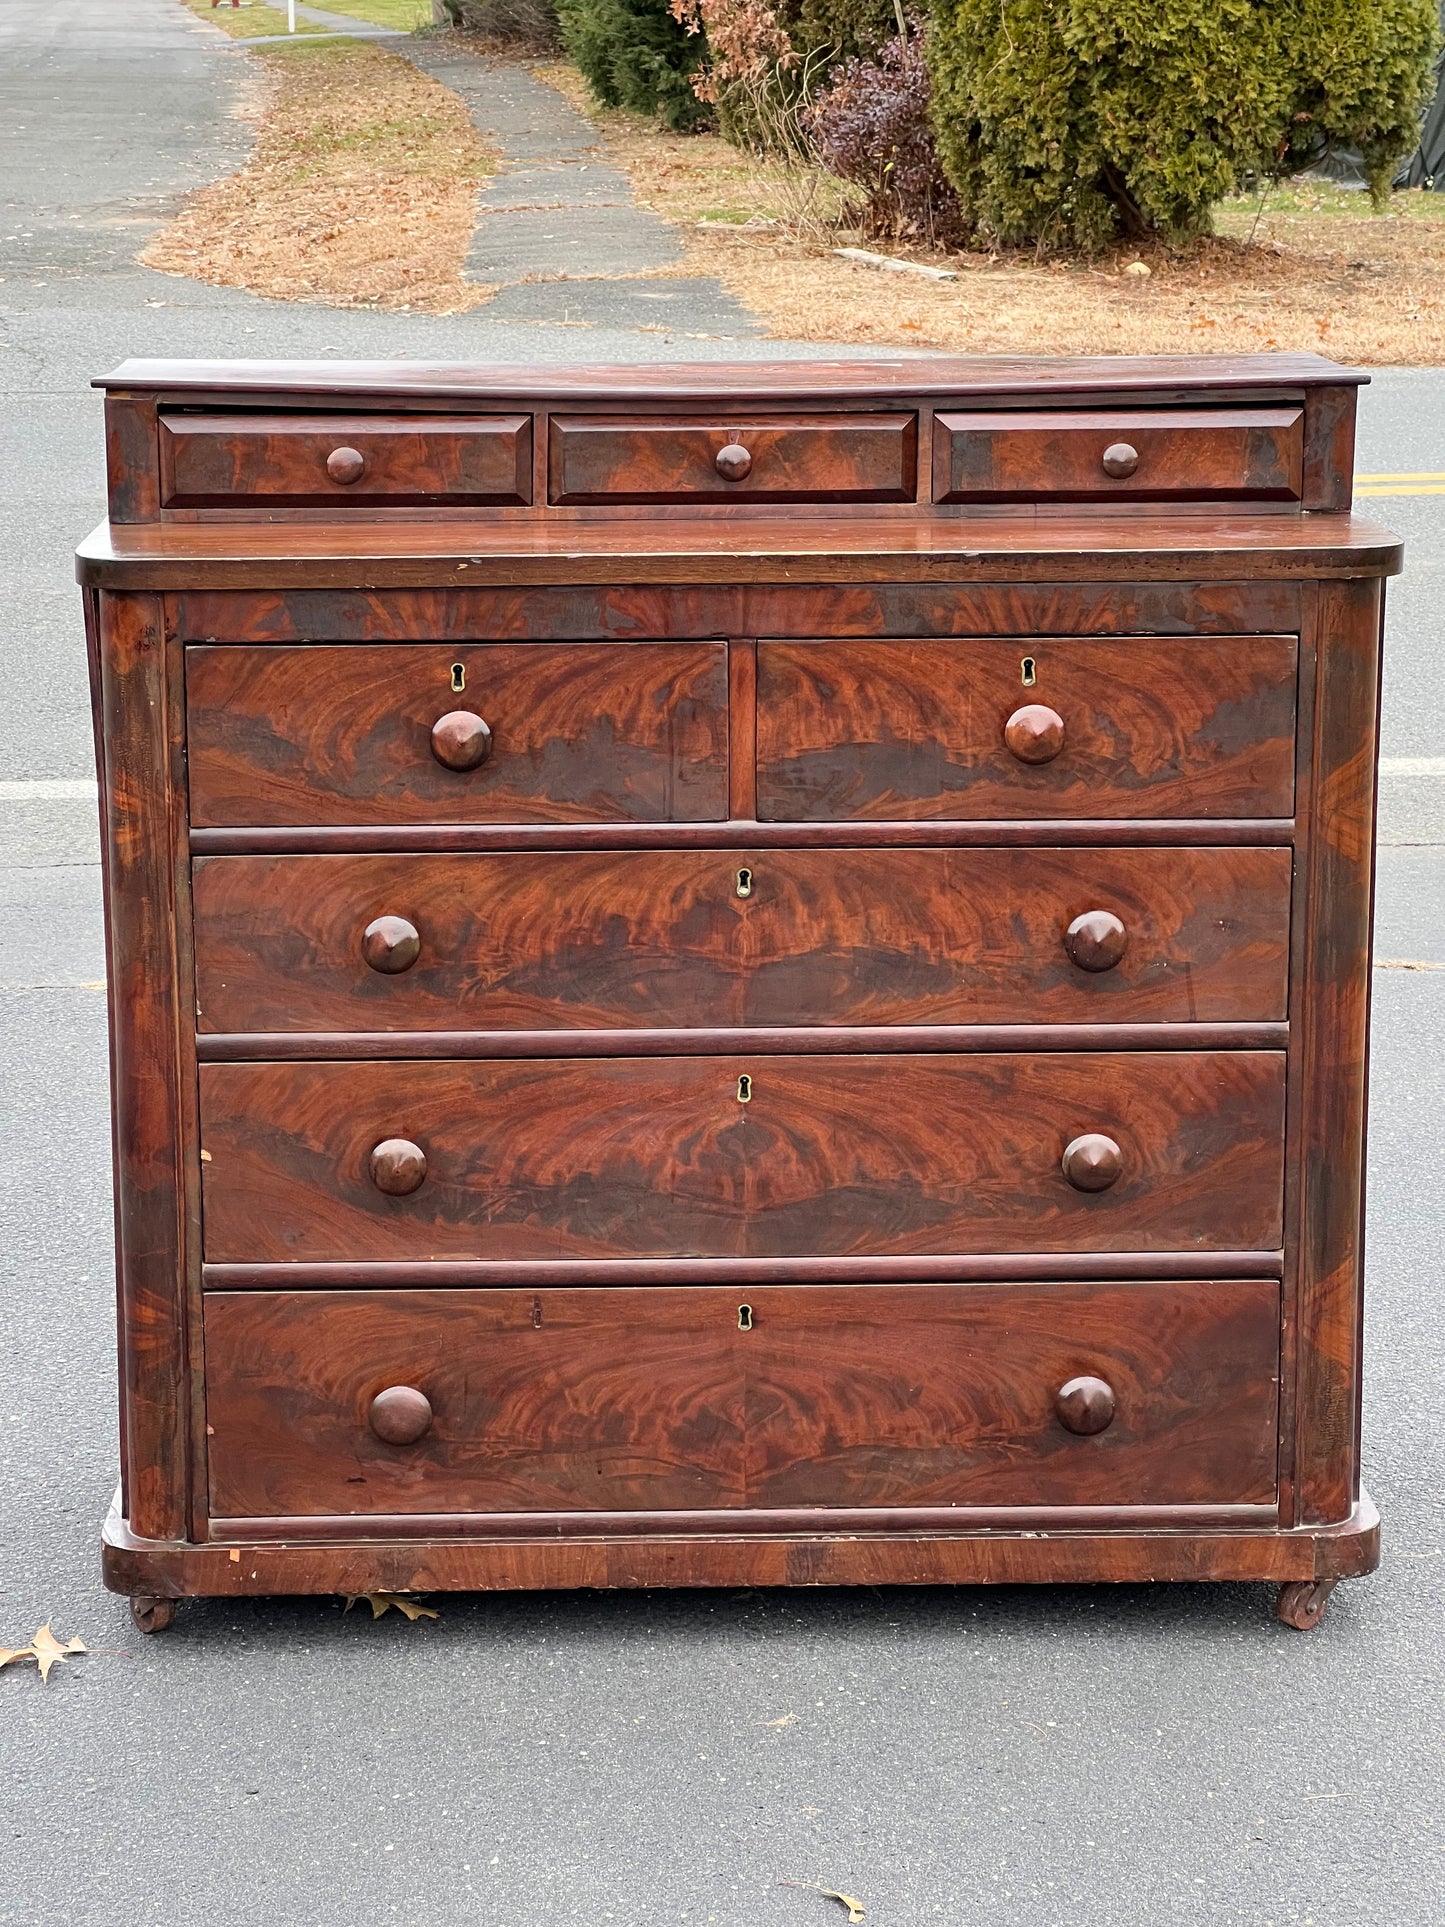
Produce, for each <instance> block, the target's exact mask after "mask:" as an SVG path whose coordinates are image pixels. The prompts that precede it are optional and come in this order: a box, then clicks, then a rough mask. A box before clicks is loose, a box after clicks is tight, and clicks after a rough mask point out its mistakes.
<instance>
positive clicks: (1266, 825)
mask: <svg viewBox="0 0 1445 1927" xmlns="http://www.w3.org/2000/svg"><path fill="white" fill-rule="evenodd" d="M1294 834H1295V825H1294V822H1293V820H1292V819H1291V818H1289V817H1280V816H1255V817H1248V816H1215V817H1197V816H1194V817H1191V816H1180V817H1139V818H1137V819H1134V820H1131V819H1129V818H1128V817H1123V816H1116V817H1110V818H1107V819H1100V818H1091V817H1076V818H1074V819H1072V820H1071V819H1069V818H1068V817H1056V816H1041V817H1037V818H1035V819H1034V820H1033V821H1032V822H1030V821H1029V820H1028V819H1027V818H1024V819H1022V820H1019V819H1012V820H1010V819H1009V818H1007V817H993V818H991V819H990V818H982V819H979V820H978V821H975V822H966V821H961V820H960V819H959V818H958V817H947V816H944V817H937V818H935V819H934V820H933V821H931V822H930V821H919V822H908V821H906V820H904V819H902V818H900V819H898V820H897V821H895V822H891V823H890V822H886V821H885V822H881V823H870V822H868V821H866V820H864V819H862V818H850V819H849V820H848V827H847V831H846V833H845V832H842V831H840V830H839V828H838V826H837V823H836V822H828V821H826V820H823V821H820V822H816V823H758V822H754V821H753V820H752V819H747V820H745V821H743V822H740V823H739V822H726V823H572V824H558V823H377V824H365V823H361V824H358V823H342V824H333V825H316V824H299V825H297V824H292V825H288V826H287V827H285V828H275V827H272V828H265V827H262V828H257V827H254V826H250V825H245V826H242V825H233V826H231V827H230V828H227V829H196V830H192V831H191V832H190V837H189V843H190V848H191V852H192V854H193V855H194V856H197V857H209V856H249V855H270V856H336V855H340V854H342V853H343V852H350V853H352V854H361V853H364V852H375V853H376V854H377V855H381V854H383V853H384V852H388V851H398V850H416V851H420V852H430V853H434V854H438V855H440V854H444V853H446V852H449V851H450V852H456V853H462V852H466V851H487V850H498V851H502V850H512V851H515V850H538V851H540V850H579V851H580V850H749V849H751V850H835V849H836V848H837V847H838V844H839V843H840V842H846V843H847V845H848V847H849V848H850V849H858V850H981V849H993V848H998V849H1030V850H1031V849H1039V848H1046V849H1060V850H1082V849H1087V848H1089V847H1091V846H1092V845H1094V844H1099V843H1103V844H1107V845H1108V846H1109V847H1111V848H1119V849H1146V850H1164V849H1171V850H1188V849H1192V848H1194V847H1195V846H1196V845H1200V844H1203V845H1205V846H1208V847H1211V848H1213V847H1219V848H1223V847H1226V846H1227V847H1229V848H1232V849H1235V848H1237V849H1256V850H1265V849H1271V848H1274V847H1276V846H1284V845H1287V844H1289V843H1291V842H1292V841H1293V839H1294Z"/></svg>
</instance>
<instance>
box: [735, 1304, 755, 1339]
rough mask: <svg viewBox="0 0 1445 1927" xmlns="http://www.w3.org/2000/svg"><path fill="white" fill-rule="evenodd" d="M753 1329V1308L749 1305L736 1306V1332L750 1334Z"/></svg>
mask: <svg viewBox="0 0 1445 1927" xmlns="http://www.w3.org/2000/svg"><path fill="white" fill-rule="evenodd" d="M752 1328H753V1308H752V1306H751V1305H739V1306H738V1330H739V1331H740V1332H750V1331H751V1330H752Z"/></svg>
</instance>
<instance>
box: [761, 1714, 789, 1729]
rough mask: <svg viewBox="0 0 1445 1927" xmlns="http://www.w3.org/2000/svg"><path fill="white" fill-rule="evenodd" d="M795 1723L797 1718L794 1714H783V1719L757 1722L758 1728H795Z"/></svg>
mask: <svg viewBox="0 0 1445 1927" xmlns="http://www.w3.org/2000/svg"><path fill="white" fill-rule="evenodd" d="M797 1723H798V1716H797V1714H796V1713H784V1715H783V1717H782V1718H781V1719H780V1720H759V1721H758V1725H759V1726H796V1725H797Z"/></svg>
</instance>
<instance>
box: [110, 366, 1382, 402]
mask: <svg viewBox="0 0 1445 1927" xmlns="http://www.w3.org/2000/svg"><path fill="white" fill-rule="evenodd" d="M1368 380H1369V376H1368V375H1366V374H1365V373H1364V372H1363V371H1362V370H1360V369H1356V368H1342V367H1341V366H1340V364H1339V363H1338V362H1335V361H1330V360H1328V359H1327V358H1326V357H1325V356H1323V355H1315V354H1295V353H1284V354H1279V353H1275V354H1257V355H929V356H927V357H917V356H897V357H894V358H893V359H891V360H881V359H877V358H874V359H869V360H862V361H827V360H824V359H821V358H820V359H818V360H808V361H741V362H727V361H715V362H714V361H702V362H699V361H679V362H651V363H642V362H622V363H617V364H611V365H609V364H605V363H598V362H591V363H587V362H584V363H581V364H578V363H573V364H571V365H569V366H561V367H559V366H558V365H557V363H555V362H547V361H539V362H496V361H491V362H439V361H422V360H415V361H414V360H410V359H408V360H406V361H360V362H357V361H350V362H347V361H343V362H338V361H298V360H291V361H280V360H278V361H233V360H221V359H215V360H205V359H196V360H185V361H183V360H175V359H143V358H133V359H129V360H126V361H123V362H122V363H121V364H120V366H119V367H118V368H115V369H112V370H111V372H110V373H109V374H107V375H101V376H98V377H97V378H96V380H95V381H94V383H93V384H92V385H93V386H94V387H96V388H103V389H106V390H107V391H112V390H116V389H122V390H123V389H130V388H146V389H155V390H158V391H159V392H160V393H161V394H162V395H180V396H184V397H185V398H186V399H187V401H191V400H194V399H195V398H196V397H197V396H198V395H208V394H212V393H215V394H218V395H222V396H224V397H226V399H227V400H228V402H229V403H230V404H231V405H232V406H234V405H235V398H236V397H237V396H245V397H248V398H250V399H251V400H255V399H256V398H265V397H270V396H283V395H284V396H285V397H287V398H288V399H290V398H291V397H293V396H298V395H318V396H326V397H328V398H333V397H340V398H343V399H344V398H345V397H347V396H350V395H354V394H365V395H369V396H377V395H384V396H387V397H395V398H396V399H397V400H403V399H409V400H410V401H411V402H412V404H413V405H414V406H416V407H419V408H423V409H428V408H433V407H435V405H436V399H437V397H438V396H445V397H446V398H447V404H448V406H449V407H450V406H453V405H457V404H461V405H463V406H476V405H478V404H481V403H488V404H492V403H495V402H497V401H499V400H503V399H507V400H512V401H515V402H517V403H518V404H519V405H521V404H524V403H530V402H533V401H535V400H536V398H537V397H538V396H545V397H546V398H547V399H548V400H549V401H550V402H552V403H553V404H556V403H558V402H580V401H588V402H600V403H601V404H602V405H603V406H604V407H605V406H612V407H615V406H616V405H617V403H618V402H620V401H625V402H627V403H628V404H631V403H633V402H638V403H657V404H659V405H662V406H671V405H673V404H675V403H676V402H677V401H678V400H680V399H686V398H688V397H691V396H701V397H706V398H707V399H708V401H712V400H713V399H714V398H720V399H727V400H733V399H742V400H747V399H748V398H749V397H753V396H757V395H766V396H768V397H769V398H773V397H777V398H780V399H781V400H783V401H784V402H785V403H791V402H799V401H802V402H810V401H813V400H824V399H826V400H827V401H828V402H830V403H837V404H839V405H842V404H843V403H844V402H846V401H847V400H848V399H850V398H852V399H854V400H855V401H856V402H857V403H858V404H859V405H862V406H867V405H869V404H870V403H872V402H874V401H875V400H876V397H878V396H880V395H888V396H897V397H900V398H901V397H905V396H906V397H908V398H910V400H911V398H912V397H913V396H915V395H918V396H924V395H926V396H930V397H934V398H937V399H938V400H939V401H940V403H944V404H946V400H947V397H949V396H950V395H954V394H971V395H995V396H1001V397H1006V398H1009V399H1012V400H1013V401H1014V402H1015V405H1017V406H1022V407H1027V406H1037V402H1038V398H1039V397H1040V396H1041V395H1058V394H1071V395H1073V394H1077V395H1081V396H1088V395H1090V394H1092V393H1095V392H1099V393H1120V394H1135V393H1143V394H1160V393H1163V394H1165V395H1167V398H1168V399H1169V400H1171V401H1173V400H1175V399H1184V398H1187V397H1191V396H1203V395H1212V394H1219V395H1233V394H1237V393H1241V392H1248V391H1251V390H1263V391H1265V392H1267V393H1268V394H1270V395H1277V394H1280V393H1282V392H1289V391H1291V390H1302V389H1303V388H1305V387H1306V386H1312V385H1314V384H1317V383H1329V384H1341V385H1346V386H1350V387H1358V386H1359V385H1360V383H1362V382H1365V381H1368Z"/></svg>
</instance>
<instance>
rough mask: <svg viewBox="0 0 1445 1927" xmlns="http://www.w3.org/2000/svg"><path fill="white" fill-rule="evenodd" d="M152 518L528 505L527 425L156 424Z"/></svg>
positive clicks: (250, 419) (505, 419) (423, 418)
mask: <svg viewBox="0 0 1445 1927" xmlns="http://www.w3.org/2000/svg"><path fill="white" fill-rule="evenodd" d="M160 440H161V504H162V506H163V507H164V508H176V509H181V508H192V509H199V508H247V507H257V508H328V509H336V508H343V509H344V508H346V507H348V506H351V507H354V508H357V507H359V508H367V507H370V508H374V507H376V506H377V505H378V504H379V503H390V504H392V505H393V506H395V507H397V508H408V507H413V508H427V507H431V508H445V507H456V508H465V507H468V506H471V505H478V506H480V505H482V504H486V505H487V506H489V507H493V508H497V507H503V506H506V505H508V504H512V505H525V504H526V503H529V502H530V501H531V499H532V418H531V416H530V415H490V416H488V415H472V416H468V415H461V416H457V415H162V416H161V419H160Z"/></svg>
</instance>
